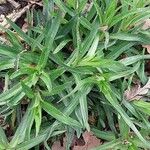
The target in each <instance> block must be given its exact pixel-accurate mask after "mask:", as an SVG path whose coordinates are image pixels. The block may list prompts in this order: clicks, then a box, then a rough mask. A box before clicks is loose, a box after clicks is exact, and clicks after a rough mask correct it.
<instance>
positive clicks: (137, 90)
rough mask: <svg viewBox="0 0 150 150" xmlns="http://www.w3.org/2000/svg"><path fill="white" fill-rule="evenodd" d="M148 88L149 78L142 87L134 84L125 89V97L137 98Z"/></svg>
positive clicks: (149, 85)
mask: <svg viewBox="0 0 150 150" xmlns="http://www.w3.org/2000/svg"><path fill="white" fill-rule="evenodd" d="M149 89H150V79H149V80H148V82H147V83H146V85H145V86H143V87H141V85H140V84H136V85H134V86H133V87H132V88H131V89H130V90H126V91H125V98H126V100H128V101H133V100H139V99H141V98H142V97H144V96H145V95H146V94H147V93H148V91H149Z"/></svg>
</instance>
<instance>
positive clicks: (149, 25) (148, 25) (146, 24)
mask: <svg viewBox="0 0 150 150" xmlns="http://www.w3.org/2000/svg"><path fill="white" fill-rule="evenodd" d="M149 28H150V19H146V20H145V21H144V25H143V27H142V29H143V30H147V29H149Z"/></svg>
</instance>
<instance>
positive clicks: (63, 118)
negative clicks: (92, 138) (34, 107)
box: [41, 101, 82, 128]
mask: <svg viewBox="0 0 150 150" xmlns="http://www.w3.org/2000/svg"><path fill="white" fill-rule="evenodd" d="M41 105H42V108H43V109H44V110H45V111H46V112H47V113H48V114H50V115H51V116H52V117H54V118H55V119H57V120H58V121H60V122H62V123H64V124H66V125H70V126H74V127H78V128H81V127H82V125H81V124H80V123H79V122H77V121H76V120H74V119H72V118H70V117H69V116H67V115H65V114H64V113H62V112H61V111H59V110H58V109H57V108H56V107H54V106H53V105H52V104H50V103H47V102H44V101H43V102H42V103H41Z"/></svg>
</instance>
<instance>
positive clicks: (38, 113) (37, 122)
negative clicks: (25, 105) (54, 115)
mask: <svg viewBox="0 0 150 150" xmlns="http://www.w3.org/2000/svg"><path fill="white" fill-rule="evenodd" d="M34 120H35V129H36V136H37V135H38V133H39V131H40V126H41V123H42V111H41V106H40V105H38V106H37V107H35V108H34Z"/></svg>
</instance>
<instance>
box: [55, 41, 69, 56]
mask: <svg viewBox="0 0 150 150" xmlns="http://www.w3.org/2000/svg"><path fill="white" fill-rule="evenodd" d="M68 42H70V39H66V40H64V41H62V42H61V43H60V44H59V45H58V46H57V47H56V49H55V50H54V51H53V53H54V54H56V53H58V52H59V51H60V50H62V49H63V48H64V46H65V45H66V44H67V43H68Z"/></svg>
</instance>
